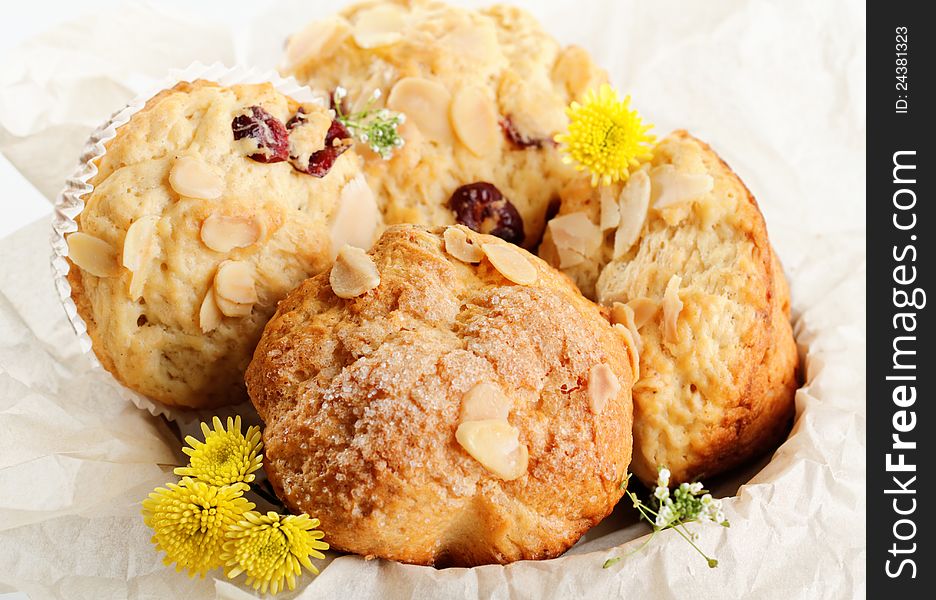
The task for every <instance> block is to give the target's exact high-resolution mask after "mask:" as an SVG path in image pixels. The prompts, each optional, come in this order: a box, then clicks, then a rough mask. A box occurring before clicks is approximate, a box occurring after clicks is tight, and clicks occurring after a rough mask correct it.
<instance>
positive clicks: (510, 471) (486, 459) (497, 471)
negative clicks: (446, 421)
mask: <svg viewBox="0 0 936 600" xmlns="http://www.w3.org/2000/svg"><path fill="white" fill-rule="evenodd" d="M455 439H456V440H458V443H459V444H460V445H461V447H462V448H464V449H465V451H466V452H468V454H470V455H471V457H472V458H474V459H475V460H476V461H478V462H479V463H481V466H483V467H484V468H485V469H487V470H488V471H490V472H491V473H493V474H494V475H496V476H497V477H500V478H501V479H503V480H505V481H512V480H514V479H517V478H518V477H522V476H523V474H524V473H526V472H527V466H528V465H529V460H530V455H529V451H528V450H527V447H526V446H524V445H523V444H521V443H520V431H519V430H518V429H517V428H516V427H513V426H512V425H510V424H509V423H508V422H507V421H503V420H500V419H487V420H484V421H467V422H465V423H462V424H461V425H459V426H458V429H457V430H456V431H455Z"/></svg>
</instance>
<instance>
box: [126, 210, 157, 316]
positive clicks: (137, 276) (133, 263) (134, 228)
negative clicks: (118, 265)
mask: <svg viewBox="0 0 936 600" xmlns="http://www.w3.org/2000/svg"><path fill="white" fill-rule="evenodd" d="M158 222H159V217H158V216H157V215H146V216H143V217H140V218H139V219H137V220H136V221H134V222H133V223H131V224H130V227H129V228H128V229H127V235H126V236H124V246H123V255H122V257H121V262H122V263H123V266H124V267H126V269H127V270H128V271H130V298H132V299H133V300H136V299H137V298H139V297H140V296H142V295H143V285H144V284H145V283H146V276H147V272H148V269H147V268H146V267H147V266H148V265H149V261H150V259H151V258H152V256H153V250H154V248H155V247H156V224H157V223H158Z"/></svg>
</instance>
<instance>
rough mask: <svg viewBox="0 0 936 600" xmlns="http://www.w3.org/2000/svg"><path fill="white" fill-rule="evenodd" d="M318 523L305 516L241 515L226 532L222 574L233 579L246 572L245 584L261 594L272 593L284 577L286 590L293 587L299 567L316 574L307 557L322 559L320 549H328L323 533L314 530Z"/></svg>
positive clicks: (255, 513) (277, 588)
mask: <svg viewBox="0 0 936 600" xmlns="http://www.w3.org/2000/svg"><path fill="white" fill-rule="evenodd" d="M318 525H319V521H318V519H311V518H309V516H308V515H298V516H295V515H288V516H285V517H283V516H280V515H278V514H276V513H275V512H268V513H267V514H265V515H261V514H260V513H258V512H253V511H251V512H248V513H246V514H244V518H243V520H241V521H240V522H239V523H237V524H236V525H233V526H232V527H231V528H230V531H228V533H227V538H228V539H227V541H226V542H225V543H224V551H223V553H222V554H221V559H222V560H223V561H224V563H225V565H226V567H225V574H226V575H227V576H228V577H229V578H234V577H237V576H238V575H240V574H241V573H246V574H247V585H251V586H253V588H254V589H257V590H260V592H261V593H264V594H265V593H266V592H267V589H269V590H270V592H271V593H273V594H275V593H277V592H279V591H280V590H282V589H284V588H283V582H284V580H285V582H286V585H288V586H289V589H291V590H293V589H296V576H297V575H301V574H302V568H301V567H305V568H306V569H309V570H310V571H312V572H313V573H316V574H318V569H317V568H315V565H313V564H312V561H311V560H309V557H310V556H313V557H315V558H319V559H321V558H325V555H324V554H322V553H321V552H320V550H327V549H328V544H327V543H326V542H323V541H322V537H324V535H325V534H324V533H322V532H321V531H318V530H316V529H315V528H316V527H318Z"/></svg>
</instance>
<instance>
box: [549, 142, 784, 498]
mask: <svg viewBox="0 0 936 600" xmlns="http://www.w3.org/2000/svg"><path fill="white" fill-rule="evenodd" d="M540 255H541V256H542V257H543V258H545V259H546V260H547V261H548V262H550V263H551V264H553V265H555V266H556V267H558V268H560V269H561V270H562V271H564V272H565V273H566V274H568V275H569V276H570V277H571V278H572V279H574V280H575V282H576V283H577V284H578V286H579V287H580V288H581V289H582V291H583V292H584V293H585V294H586V295H588V296H590V297H593V298H595V299H596V300H597V301H598V302H600V303H601V304H603V305H605V306H607V307H609V308H610V309H611V316H612V319H613V320H614V321H615V322H618V323H621V324H624V325H626V326H627V327H628V328H629V329H630V330H631V333H632V336H633V338H634V340H635V341H636V342H637V345H638V348H639V351H640V378H639V380H638V381H637V383H636V384H635V385H634V462H633V467H632V468H633V471H634V473H636V474H637V475H638V476H639V477H640V479H641V480H642V481H644V482H646V483H651V482H653V481H654V480H655V479H656V477H657V467H659V466H666V467H668V468H669V469H670V471H671V472H672V478H673V481H674V482H677V483H678V482H684V481H692V480H694V479H698V478H703V477H704V478H708V477H711V476H712V475H715V474H717V473H721V472H723V471H725V470H727V469H729V468H731V467H733V466H735V465H737V464H739V463H742V462H744V461H746V460H748V459H750V458H752V457H754V456H756V455H758V454H759V453H761V452H763V451H764V450H766V449H767V448H770V447H771V446H772V445H775V444H776V443H777V442H778V441H779V440H780V439H782V437H783V436H784V435H785V434H786V432H787V429H788V427H789V424H790V419H791V417H792V415H793V397H794V394H795V390H796V387H797V381H798V379H797V366H798V356H797V350H796V344H795V342H794V340H793V332H792V329H791V327H790V293H789V289H788V287H787V282H786V279H785V278H784V275H783V269H782V268H781V266H780V262H779V261H778V260H777V257H776V255H775V254H774V251H773V248H772V247H771V245H770V241H769V240H768V238H767V228H766V226H765V224H764V218H763V216H762V215H761V213H760V210H759V209H758V207H757V203H756V202H755V200H754V197H753V196H752V195H751V193H750V192H749V191H748V190H747V188H746V187H745V186H744V184H743V183H742V182H741V180H740V179H739V178H738V176H737V175H735V174H734V173H733V172H732V171H731V169H730V168H729V167H728V165H726V164H725V163H724V162H723V161H722V160H721V159H720V158H719V157H718V155H717V154H715V152H714V151H712V149H711V148H709V146H707V145H706V144H704V143H703V142H701V141H699V140H697V139H695V138H693V137H692V136H690V135H689V134H688V133H686V132H684V131H677V132H675V133H673V134H671V135H669V136H668V137H666V138H665V139H663V140H662V141H660V143H659V144H657V146H656V147H655V148H654V151H653V160H652V161H651V162H649V163H646V164H644V165H643V166H642V167H641V168H640V169H638V170H637V171H635V172H634V173H631V175H630V178H629V180H628V181H627V182H626V183H616V184H614V185H611V186H602V187H599V188H593V187H592V186H591V185H590V184H589V182H588V180H587V179H583V180H580V181H577V182H575V183H573V184H571V185H569V186H568V187H567V188H566V189H565V190H564V191H563V202H562V206H561V208H560V210H559V214H558V216H557V217H556V218H554V219H552V220H551V221H550V223H549V225H548V226H547V231H546V234H545V236H544V240H543V244H542V247H541V248H540Z"/></svg>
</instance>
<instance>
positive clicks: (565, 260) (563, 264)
mask: <svg viewBox="0 0 936 600" xmlns="http://www.w3.org/2000/svg"><path fill="white" fill-rule="evenodd" d="M556 254H557V255H558V256H559V268H560V269H568V268H570V267H577V266H578V265H580V264H582V263H584V262H585V257H584V256H582V255H581V254H579V253H578V252H576V251H575V250H572V249H570V248H556Z"/></svg>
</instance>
